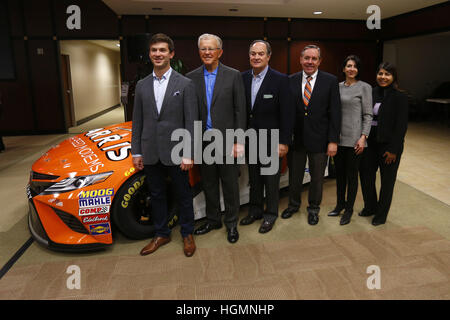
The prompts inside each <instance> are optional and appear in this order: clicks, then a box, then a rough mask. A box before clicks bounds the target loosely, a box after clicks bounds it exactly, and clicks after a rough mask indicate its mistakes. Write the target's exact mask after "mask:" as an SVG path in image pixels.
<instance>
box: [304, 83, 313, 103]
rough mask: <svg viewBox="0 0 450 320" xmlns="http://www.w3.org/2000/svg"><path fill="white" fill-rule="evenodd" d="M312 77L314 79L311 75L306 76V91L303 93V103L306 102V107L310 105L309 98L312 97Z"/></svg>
mask: <svg viewBox="0 0 450 320" xmlns="http://www.w3.org/2000/svg"><path fill="white" fill-rule="evenodd" d="M311 79H312V77H311V76H308V77H307V78H306V84H305V91H304V93H303V103H304V104H305V107H307V106H308V104H309V99H311V92H312V89H311V82H310V81H311Z"/></svg>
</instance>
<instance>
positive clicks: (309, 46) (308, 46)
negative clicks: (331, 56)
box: [300, 44, 321, 59]
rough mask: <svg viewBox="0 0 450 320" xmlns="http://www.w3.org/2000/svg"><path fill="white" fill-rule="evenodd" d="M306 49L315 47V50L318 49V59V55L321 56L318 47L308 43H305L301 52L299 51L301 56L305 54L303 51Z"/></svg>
mask: <svg viewBox="0 0 450 320" xmlns="http://www.w3.org/2000/svg"><path fill="white" fill-rule="evenodd" d="M308 49H316V50H317V51H319V59H320V57H321V55H320V48H319V47H318V46H316V45H314V44H310V45H307V46H306V47H304V48H303V50H302V52H301V53H300V56H301V57H303V55H304V54H305V51H306V50H308Z"/></svg>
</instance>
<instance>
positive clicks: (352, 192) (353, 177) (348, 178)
mask: <svg viewBox="0 0 450 320" xmlns="http://www.w3.org/2000/svg"><path fill="white" fill-rule="evenodd" d="M360 160H361V155H357V154H356V153H355V149H354V148H353V147H342V146H338V151H337V154H336V155H335V156H334V164H335V166H336V195H337V205H336V207H338V208H340V209H345V210H346V211H352V212H353V205H354V204H355V199H356V193H357V192H358V168H359V163H360ZM346 192H347V200H346V199H345V194H346Z"/></svg>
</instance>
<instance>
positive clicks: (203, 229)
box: [194, 222, 222, 235]
mask: <svg viewBox="0 0 450 320" xmlns="http://www.w3.org/2000/svg"><path fill="white" fill-rule="evenodd" d="M220 228H222V225H221V224H220V225H216V226H215V225H213V224H211V223H208V222H207V223H205V224H203V225H201V226H200V227H199V228H198V229H197V230H195V231H194V234H195V235H201V234H206V233H208V232H210V231H211V230H214V229H220Z"/></svg>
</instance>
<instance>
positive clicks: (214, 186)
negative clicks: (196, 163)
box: [200, 160, 239, 228]
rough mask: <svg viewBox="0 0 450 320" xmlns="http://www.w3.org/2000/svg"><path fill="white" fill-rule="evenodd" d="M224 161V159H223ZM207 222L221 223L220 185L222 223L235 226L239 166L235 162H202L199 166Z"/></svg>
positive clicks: (231, 226)
mask: <svg viewBox="0 0 450 320" xmlns="http://www.w3.org/2000/svg"><path fill="white" fill-rule="evenodd" d="M224 163H225V160H224ZM200 172H201V176H202V185H203V191H204V194H205V203H206V219H207V221H208V223H210V224H212V225H214V226H219V225H222V221H221V220H222V219H221V212H220V187H219V183H220V182H221V184H222V191H223V199H224V204H225V216H224V223H225V225H226V226H227V228H233V227H236V225H237V221H238V214H239V168H238V165H237V164H202V165H201V167H200Z"/></svg>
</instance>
